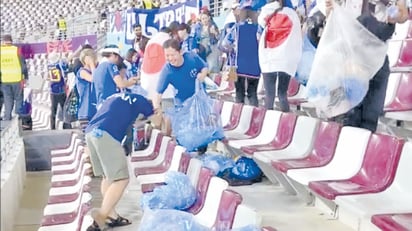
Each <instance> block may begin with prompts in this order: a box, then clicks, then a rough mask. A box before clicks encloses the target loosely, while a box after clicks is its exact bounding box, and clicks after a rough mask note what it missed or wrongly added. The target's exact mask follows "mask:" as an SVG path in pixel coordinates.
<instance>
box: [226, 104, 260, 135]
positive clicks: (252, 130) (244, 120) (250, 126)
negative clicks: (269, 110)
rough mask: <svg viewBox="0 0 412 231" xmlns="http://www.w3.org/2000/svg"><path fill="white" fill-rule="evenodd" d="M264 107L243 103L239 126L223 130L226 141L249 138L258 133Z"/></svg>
mask: <svg viewBox="0 0 412 231" xmlns="http://www.w3.org/2000/svg"><path fill="white" fill-rule="evenodd" d="M265 114H266V109H264V108H262V107H254V106H250V105H244V106H243V109H242V114H241V115H240V118H239V124H238V125H239V126H237V127H236V128H234V129H233V130H225V131H224V134H225V137H226V141H228V140H234V139H248V138H249V139H250V138H254V137H256V136H258V135H259V133H260V131H261V129H262V124H263V120H264V117H265Z"/></svg>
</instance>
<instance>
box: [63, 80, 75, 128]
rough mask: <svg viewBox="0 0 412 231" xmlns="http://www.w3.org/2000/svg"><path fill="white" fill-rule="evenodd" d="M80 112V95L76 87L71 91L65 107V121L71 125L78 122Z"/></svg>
mask: <svg viewBox="0 0 412 231" xmlns="http://www.w3.org/2000/svg"><path fill="white" fill-rule="evenodd" d="M78 111H79V93H78V92H77V88H76V86H74V87H73V89H72V90H71V91H70V94H69V96H68V97H67V99H66V102H65V103H64V107H63V113H64V115H63V121H64V122H65V123H71V122H74V121H76V120H77V113H78Z"/></svg>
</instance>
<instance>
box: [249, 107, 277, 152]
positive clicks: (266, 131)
mask: <svg viewBox="0 0 412 231" xmlns="http://www.w3.org/2000/svg"><path fill="white" fill-rule="evenodd" d="M281 115H282V112H280V111H275V110H267V111H266V113H265V118H264V119H263V123H262V125H261V127H262V130H261V131H260V133H259V135H258V136H257V137H256V138H254V139H253V140H254V141H256V144H266V143H269V142H271V141H272V140H273V139H274V137H275V136H276V133H277V130H278V127H279V124H280V117H281ZM255 119H256V118H253V120H255Z"/></svg>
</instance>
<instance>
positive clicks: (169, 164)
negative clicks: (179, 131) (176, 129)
mask: <svg viewBox="0 0 412 231" xmlns="http://www.w3.org/2000/svg"><path fill="white" fill-rule="evenodd" d="M172 143H173V144H174V145H175V148H174V150H173V153H172V155H171V156H170V155H166V159H165V161H164V162H163V163H164V166H165V167H166V168H169V171H178V170H179V167H180V160H181V159H182V155H183V154H184V152H185V151H186V148H184V147H183V146H180V145H176V144H175V143H174V142H172Z"/></svg>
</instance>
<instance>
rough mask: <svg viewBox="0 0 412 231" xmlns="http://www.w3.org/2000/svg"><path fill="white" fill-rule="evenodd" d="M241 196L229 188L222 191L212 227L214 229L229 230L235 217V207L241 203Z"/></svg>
mask: <svg viewBox="0 0 412 231" xmlns="http://www.w3.org/2000/svg"><path fill="white" fill-rule="evenodd" d="M242 200H243V198H242V196H241V195H240V194H239V193H237V192H235V191H233V190H230V189H226V190H224V191H223V192H222V196H221V198H220V203H219V207H218V209H217V215H216V220H215V224H214V225H213V228H212V229H215V230H230V229H231V228H232V225H233V221H234V219H235V214H236V209H237V207H238V206H239V204H240V203H242Z"/></svg>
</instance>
